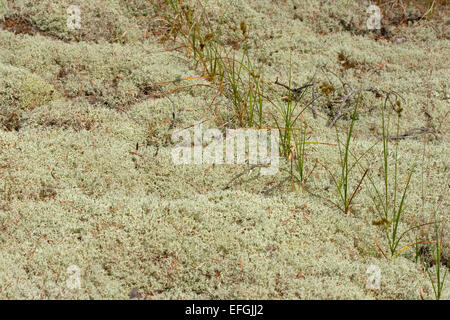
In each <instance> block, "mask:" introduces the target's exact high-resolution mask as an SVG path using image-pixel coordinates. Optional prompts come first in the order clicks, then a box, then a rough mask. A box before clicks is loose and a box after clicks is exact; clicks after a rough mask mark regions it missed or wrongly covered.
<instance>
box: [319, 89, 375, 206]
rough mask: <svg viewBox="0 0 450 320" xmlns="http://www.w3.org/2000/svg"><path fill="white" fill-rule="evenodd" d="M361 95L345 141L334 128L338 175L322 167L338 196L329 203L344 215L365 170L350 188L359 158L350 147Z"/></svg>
mask: <svg viewBox="0 0 450 320" xmlns="http://www.w3.org/2000/svg"><path fill="white" fill-rule="evenodd" d="M361 100H362V94H361V91H359V93H358V97H357V98H356V100H355V102H354V106H353V112H352V114H351V120H350V125H349V127H348V130H347V132H346V136H345V140H342V139H341V137H340V135H339V132H338V129H337V127H336V141H337V146H338V150H339V165H340V170H339V171H338V173H337V174H336V173H332V172H331V171H330V170H329V169H328V167H326V166H325V165H324V168H325V169H326V170H327V171H328V173H329V175H330V177H331V179H332V181H333V184H334V186H335V187H336V193H337V196H338V201H337V203H336V202H333V201H331V202H332V203H333V204H334V205H335V206H336V207H337V208H338V209H339V210H341V211H342V212H343V213H345V214H349V213H350V207H351V204H352V201H353V200H354V198H355V196H356V194H357V193H358V192H359V190H360V187H361V183H362V181H363V180H364V178H365V176H366V174H367V170H365V171H364V173H363V174H362V176H361V177H360V179H359V182H358V184H357V186H356V187H355V188H351V186H350V183H351V178H352V176H353V171H354V169H355V168H356V167H357V165H358V164H359V161H360V158H361V157H359V158H356V157H354V156H353V153H352V151H351V148H350V145H351V142H352V137H353V130H354V127H355V122H356V118H357V114H358V106H359V104H360V103H361ZM352 157H353V158H355V159H354V161H353V162H352V161H351V158H352Z"/></svg>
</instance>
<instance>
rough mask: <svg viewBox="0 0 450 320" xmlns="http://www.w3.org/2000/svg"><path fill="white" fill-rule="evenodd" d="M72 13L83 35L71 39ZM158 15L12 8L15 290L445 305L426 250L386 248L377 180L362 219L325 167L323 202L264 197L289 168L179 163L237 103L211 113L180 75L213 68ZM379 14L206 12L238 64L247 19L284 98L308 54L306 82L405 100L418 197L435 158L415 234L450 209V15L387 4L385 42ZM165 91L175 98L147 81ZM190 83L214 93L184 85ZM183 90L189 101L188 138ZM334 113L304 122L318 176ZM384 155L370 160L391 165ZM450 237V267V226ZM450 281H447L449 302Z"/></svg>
mask: <svg viewBox="0 0 450 320" xmlns="http://www.w3.org/2000/svg"><path fill="white" fill-rule="evenodd" d="M161 2H162V1H161ZM192 3H194V1H192ZM72 4H74V5H78V6H79V8H80V11H81V25H82V28H81V30H76V31H71V30H68V29H67V24H66V22H67V12H66V9H67V8H68V7H69V6H70V5H72ZM158 5H160V1H144V0H133V1H125V0H123V1H113V0H104V1H81V0H79V1H76V0H61V1H47V0H42V1H38V2H36V1H28V0H22V1H6V0H0V298H3V299H89V298H93V299H109V298H114V299H128V298H129V296H130V292H131V291H132V290H133V289H134V290H133V291H134V292H136V291H137V292H138V293H139V295H140V297H141V298H145V299H187V298H191V299H420V298H424V299H433V298H434V294H433V289H432V286H431V282H430V280H429V279H428V277H427V274H426V273H425V272H424V270H423V268H422V267H421V266H420V265H419V264H418V263H416V261H415V257H416V254H415V250H414V248H409V249H407V250H405V251H403V252H402V253H401V254H400V256H399V257H398V258H396V259H393V260H391V259H386V258H385V257H384V256H383V254H382V253H381V251H383V252H388V246H387V241H386V237H385V235H384V233H383V232H382V228H380V227H377V226H374V225H373V224H372V222H373V221H374V220H376V219H377V216H376V215H375V214H374V212H373V208H372V207H373V205H372V203H371V199H370V197H369V194H368V192H366V189H367V187H368V186H366V185H364V186H363V189H362V191H361V192H359V193H358V195H357V197H356V198H355V202H354V205H353V207H352V211H351V214H349V215H345V214H343V213H342V212H340V211H339V210H337V209H336V208H335V207H333V205H330V203H329V202H327V201H324V199H323V198H328V199H334V198H335V197H336V196H335V194H334V193H333V185H332V183H331V181H330V176H329V174H328V172H327V170H325V169H324V168H323V167H321V166H320V165H319V166H318V167H317V168H315V170H314V171H313V174H312V175H311V177H310V179H309V180H308V188H309V189H311V190H314V192H315V193H316V194H318V195H320V196H321V197H317V196H313V195H311V194H310V193H308V192H305V191H302V189H301V188H300V187H297V188H293V187H292V185H291V184H290V183H289V182H288V183H285V184H281V185H280V186H279V187H277V188H274V189H273V192H270V193H267V192H265V191H267V190H268V189H270V188H272V187H273V186H275V185H276V184H277V183H279V182H281V181H283V180H285V178H286V177H288V172H287V171H289V163H288V162H286V161H285V160H281V163H280V171H279V172H278V173H277V174H276V175H274V176H261V175H260V174H259V169H254V170H248V172H246V173H245V174H243V175H242V176H240V177H239V178H238V179H236V180H233V178H234V177H236V175H238V174H240V173H242V172H243V171H244V170H245V169H246V168H248V166H245V165H206V164H204V165H180V166H176V165H174V164H173V163H172V158H171V150H172V148H173V145H172V144H171V142H170V141H169V140H167V139H166V137H167V136H168V135H170V133H171V132H172V131H173V130H177V129H181V128H186V127H188V126H191V125H193V124H194V123H195V122H196V121H204V126H205V128H208V127H209V128H214V127H216V126H218V125H219V124H220V123H218V122H217V121H215V120H214V119H213V120H211V118H213V117H214V116H215V115H216V113H219V114H220V112H222V113H223V110H224V108H225V105H226V101H224V99H221V98H220V97H219V98H217V100H216V101H212V98H213V97H214V95H215V92H214V90H212V89H211V88H209V87H207V86H200V84H208V81H206V80H205V79H194V80H186V81H185V82H176V83H172V82H171V81H173V80H176V79H184V78H188V77H195V76H200V75H201V72H200V71H201V70H200V69H198V68H195V66H194V65H193V63H192V56H189V55H187V54H186V52H185V51H184V50H182V49H175V48H176V47H177V46H179V42H177V41H171V40H167V41H164V42H163V41H162V40H161V38H162V37H163V36H164V29H163V28H162V26H163V24H162V22H161V13H160V12H158V10H157V8H158ZM193 5H194V4H193ZM366 8H367V4H366V3H365V2H364V1H346V0H344V1H342V0H341V1H318V0H314V1H313V0H311V1H290V0H289V1H270V0H257V1H240V0H232V1H218V0H216V1H213V0H211V1H208V2H207V3H206V2H205V10H206V11H207V12H208V13H209V15H210V18H211V21H212V22H213V23H216V24H220V25H222V27H223V28H224V30H225V31H224V35H223V36H224V38H225V40H226V41H225V46H226V48H227V49H229V50H231V51H230V52H235V54H236V55H237V56H239V54H242V48H241V47H239V45H238V44H237V43H236V42H233V39H234V38H233V37H235V36H236V34H238V33H239V25H240V23H241V21H245V23H246V25H247V26H248V34H249V38H248V43H249V52H250V56H251V57H252V59H254V61H258V63H260V64H261V66H262V67H263V71H262V73H261V74H262V76H264V78H265V79H266V80H267V81H269V82H272V85H271V87H272V88H273V90H272V91H271V92H269V93H268V94H270V95H271V97H272V98H273V99H276V98H277V97H281V96H283V95H286V90H284V89H283V88H281V87H279V86H276V85H274V84H273V82H274V81H275V80H276V79H277V78H278V79H279V81H280V82H283V83H287V82H288V81H289V79H288V77H289V68H290V67H289V66H290V64H289V61H290V58H291V57H292V81H293V85H294V86H300V85H302V84H303V83H305V82H307V81H308V79H310V78H311V77H312V76H313V75H314V74H315V72H316V70H317V67H318V66H320V65H327V68H328V69H329V70H330V71H332V72H333V73H335V74H336V75H338V76H339V78H340V79H345V81H346V82H348V83H349V84H351V85H352V86H354V87H355V88H356V87H358V88H359V87H361V88H367V87H377V88H379V89H383V90H395V91H396V92H399V93H401V95H402V96H403V97H404V98H405V102H404V104H403V105H404V109H405V110H404V112H403V115H402V121H401V129H400V131H401V133H404V132H408V131H411V130H414V129H417V128H425V129H424V131H419V133H423V132H426V134H419V135H417V136H414V137H412V138H411V137H410V138H406V139H402V140H400V142H399V150H400V154H399V157H400V160H399V161H400V175H399V177H400V178H399V180H400V182H399V183H400V186H399V189H400V190H402V188H403V187H404V184H405V177H406V174H407V172H408V169H409V168H410V167H411V165H412V163H413V162H414V161H416V163H417V170H416V172H415V174H414V175H413V178H412V181H411V188H410V192H409V194H408V199H407V209H406V211H405V215H404V217H403V219H402V221H401V223H400V230H401V231H405V230H407V229H408V228H411V227H413V226H414V225H417V224H418V223H421V222H422V221H430V219H431V218H432V214H433V209H436V208H437V212H438V215H439V216H440V217H441V218H442V219H445V218H446V217H447V216H448V213H449V212H448V208H449V202H450V201H449V194H448V191H449V187H450V185H449V184H448V181H449V180H448V178H449V155H450V153H449V142H450V139H449V138H450V135H449V125H448V119H449V110H450V109H449V100H448V99H449V84H450V82H449V80H450V79H449V66H448V56H449V53H450V44H449V30H448V29H449V23H448V20H447V21H446V20H445V17H447V19H448V11H445V8H440V10H441V11H440V12H437V13H436V18H435V20H430V21H426V20H424V19H422V20H420V19H417V17H418V13H417V12H420V7H419V8H418V9H417V10H419V11H414V8H410V9H409V11H408V15H407V16H401V18H399V17H400V16H399V13H398V12H397V11H395V10H394V9H392V8H389V7H387V6H386V7H382V9H383V14H384V15H385V20H383V21H384V25H383V31H382V32H381V31H380V32H378V33H374V32H368V31H367V30H366V27H365V21H366V20H367V14H366V13H365V10H366ZM447 9H448V8H447ZM446 13H447V16H446ZM405 17H406V18H405ZM319 77H321V79H320V80H322V81H325V80H327V78H326V77H325V75H324V74H320V75H319ZM165 81H169V82H170V83H168V84H165V85H162V89H163V91H164V92H167V93H166V94H164V93H163V92H161V91H159V90H146V89H143V88H144V87H145V86H148V85H149V84H154V83H161V82H165ZM330 81H331V82H333V83H334V84H335V85H336V86H338V85H339V80H338V79H337V78H336V77H335V78H333V79H332V80H330ZM191 84H199V85H198V86H191V87H188V88H180V87H181V86H183V85H191ZM178 89H179V90H178ZM173 90H175V91H173ZM166 95H168V96H169V98H170V99H171V100H172V101H173V103H174V104H175V105H176V107H177V121H176V123H175V127H174V128H170V125H171V119H172V108H173V106H172V103H171V101H170V100H169V98H168V97H167V96H166ZM211 106H213V108H215V111H214V112H213V111H211ZM381 106H382V100H380V99H378V98H376V97H374V96H373V95H372V96H370V95H368V97H367V99H366V100H364V105H363V106H362V108H361V113H360V114H359V117H358V120H357V121H356V126H355V133H354V141H353V148H354V151H355V152H360V153H361V152H364V150H367V148H368V147H370V146H372V145H373V144H374V142H376V141H377V139H376V137H377V136H379V135H380V134H381V131H380V130H381V129H380V128H381V127H380V121H381V118H380V114H381V111H380V110H381ZM271 107H272V106H271V105H270V104H269V103H267V104H266V105H265V110H267V115H269V114H270V108H271ZM221 110H222V111H221ZM272 111H273V110H272ZM316 111H317V113H318V116H317V118H314V117H313V115H312V113H311V112H310V110H307V111H305V114H304V116H305V119H306V121H307V123H308V128H309V129H308V132H309V135H310V140H311V141H317V142H321V143H323V144H318V145H315V144H311V145H308V146H307V162H306V168H307V171H310V170H312V168H314V165H315V164H316V163H317V161H320V162H321V163H325V164H326V166H327V167H328V168H329V169H330V170H331V171H334V170H335V169H336V170H337V168H338V152H337V148H336V147H335V146H333V144H334V145H335V143H336V136H335V135H336V131H335V129H330V128H328V127H327V121H328V120H329V117H328V112H329V110H327V107H326V106H325V105H320V104H319V105H317V106H316ZM264 121H267V122H265V124H266V125H267V126H270V125H272V126H273V123H272V124H270V121H271V118H270V117H269V116H267V118H265V119H264ZM348 123H349V122H348V119H347V120H346V119H340V120H338V122H337V123H336V126H337V127H338V128H339V130H344V129H345V128H347V127H348ZM413 132H416V133H417V131H413ZM424 141H425V144H424ZM424 146H425V152H424V151H423V148H424ZM380 150H381V145H379V144H378V145H377V146H376V147H375V149H374V151H373V152H372V153H371V154H369V155H368V156H367V159H366V160H365V161H367V166H370V167H371V168H372V169H373V170H374V171H375V172H376V171H377V170H378V168H380V166H381V162H380V159H381V158H380ZM375 177H377V176H376V174H375ZM422 177H423V179H422ZM377 179H379V177H377ZM354 180H355V181H352V183H357V182H358V177H355V179H354ZM377 181H378V180H377ZM380 181H381V180H380ZM422 181H424V184H422ZM230 182H231V183H230ZM422 186H423V188H422ZM422 189H423V190H424V191H423V192H422ZM422 194H425V197H424V201H422ZM430 230H431V229H430V227H429V226H428V227H427V228H425V227H424V228H419V229H414V230H413V231H412V232H409V233H408V235H407V236H406V237H404V238H403V239H402V241H401V245H400V248H402V247H404V246H406V245H408V244H411V243H414V242H415V241H416V239H418V240H422V239H429V238H428V234H429V231H430ZM443 231H444V237H443V249H444V250H443V256H444V257H448V256H449V253H450V245H449V243H450V240H449V239H450V238H449V235H450V229H449V224H448V223H447V225H446V226H445V227H444V229H443ZM377 245H378V246H379V247H380V248H378V247H377ZM371 265H374V266H376V267H378V268H379V269H380V279H381V286H380V288H379V289H377V290H370V289H369V288H367V283H366V282H367V280H368V277H369V276H370V274H367V273H366V271H367V270H368V268H369V266H371ZM74 279H75V280H74ZM77 279H79V282H77ZM78 285H79V286H78ZM449 288H450V286H449V285H448V279H447V286H446V287H445V288H444V292H443V295H442V298H443V299H449V298H450V289H449Z"/></svg>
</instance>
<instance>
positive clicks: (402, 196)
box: [368, 93, 420, 258]
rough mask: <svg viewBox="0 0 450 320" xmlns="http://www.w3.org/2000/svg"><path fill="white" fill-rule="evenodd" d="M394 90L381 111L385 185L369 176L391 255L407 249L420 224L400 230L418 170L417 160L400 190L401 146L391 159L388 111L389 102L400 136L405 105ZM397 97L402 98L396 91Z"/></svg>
mask: <svg viewBox="0 0 450 320" xmlns="http://www.w3.org/2000/svg"><path fill="white" fill-rule="evenodd" d="M392 94H393V93H388V94H387V95H386V98H385V102H384V105H383V107H382V111H381V126H382V145H383V151H382V163H383V167H382V169H383V183H382V187H381V188H380V187H378V186H377V183H376V182H375V180H374V178H373V177H372V175H370V174H369V175H368V181H369V183H370V185H371V192H370V197H371V199H372V202H373V204H374V207H375V211H376V213H377V214H378V216H379V218H380V220H378V221H377V223H376V224H377V225H381V226H383V229H384V233H385V236H386V239H387V242H388V245H389V250H390V255H391V258H395V257H396V256H398V255H399V254H400V253H401V252H402V251H403V250H404V249H405V248H407V247H410V246H406V247H404V248H403V249H401V250H399V245H400V241H401V240H402V239H403V237H404V236H405V235H406V234H407V233H408V232H409V231H411V230H412V229H415V228H417V227H420V226H416V227H413V228H410V229H408V230H406V231H404V232H402V233H400V230H399V226H400V222H401V221H402V218H403V216H404V214H405V207H406V199H407V195H408V192H409V187H410V182H411V177H412V175H413V173H414V169H415V161H414V164H413V165H412V167H411V168H410V170H409V172H408V174H407V177H406V185H405V187H404V188H403V192H400V191H399V183H398V180H399V160H398V145H399V140H398V139H397V141H396V142H395V146H394V154H393V159H391V156H390V154H391V152H390V149H391V137H390V136H389V127H390V126H389V125H390V113H389V111H388V110H386V106H387V104H388V102H389V103H390V106H391V107H392V109H393V110H394V112H395V114H396V120H397V121H396V124H395V128H396V137H398V136H399V130H400V119H401V116H402V112H403V107H402V105H401V101H400V100H398V99H397V100H396V102H395V103H392V101H391V99H390V97H391V95H392ZM395 96H396V97H397V98H399V97H398V96H397V95H396V94H395ZM386 113H388V115H386ZM392 180H393V181H392Z"/></svg>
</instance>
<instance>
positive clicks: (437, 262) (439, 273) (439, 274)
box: [422, 210, 450, 300]
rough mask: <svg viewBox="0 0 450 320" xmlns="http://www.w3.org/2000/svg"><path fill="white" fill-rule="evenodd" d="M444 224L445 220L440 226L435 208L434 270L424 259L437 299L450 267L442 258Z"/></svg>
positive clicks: (432, 251) (439, 296) (432, 249)
mask: <svg viewBox="0 0 450 320" xmlns="http://www.w3.org/2000/svg"><path fill="white" fill-rule="evenodd" d="M444 225H445V223H444V222H443V223H442V227H441V228H440V224H439V222H438V219H437V211H436V210H434V241H432V243H433V245H432V248H431V253H432V261H433V262H434V268H433V269H434V270H432V268H430V266H429V264H428V263H427V262H426V261H424V260H423V259H422V263H423V264H424V268H425V271H426V273H427V275H428V278H429V279H430V282H431V285H432V286H433V292H434V296H435V298H436V300H440V299H441V296H442V292H443V289H444V285H445V280H446V277H447V272H448V268H449V267H450V265H449V264H448V261H447V263H443V259H442V241H443V230H444ZM445 264H447V265H445Z"/></svg>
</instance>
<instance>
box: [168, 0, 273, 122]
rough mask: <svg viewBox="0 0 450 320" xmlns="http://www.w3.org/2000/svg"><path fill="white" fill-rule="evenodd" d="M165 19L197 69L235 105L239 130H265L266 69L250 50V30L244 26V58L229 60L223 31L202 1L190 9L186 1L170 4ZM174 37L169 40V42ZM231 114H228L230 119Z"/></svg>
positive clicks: (177, 0)
mask: <svg viewBox="0 0 450 320" xmlns="http://www.w3.org/2000/svg"><path fill="white" fill-rule="evenodd" d="M165 5H166V7H165V8H164V10H161V11H162V12H163V16H164V19H165V20H166V22H167V24H168V25H170V30H169V34H170V35H172V36H173V37H174V38H176V37H177V36H179V35H181V36H182V39H183V42H184V46H185V48H186V50H187V54H188V55H189V56H191V55H192V56H193V62H194V66H195V68H196V69H197V70H198V67H199V66H200V68H201V70H202V73H203V76H204V78H206V79H208V80H209V81H210V83H211V87H213V88H214V89H215V90H216V91H217V92H218V93H219V94H220V95H222V96H224V97H226V98H227V100H228V101H229V102H230V105H231V111H232V118H231V119H227V121H228V122H230V121H233V122H235V123H236V124H237V125H238V126H239V127H258V128H261V127H262V122H263V105H264V100H265V99H264V91H265V89H264V86H265V81H264V79H263V77H262V71H263V70H262V67H261V66H257V65H256V64H255V63H254V62H253V61H252V59H251V57H250V53H249V50H248V44H247V40H248V33H249V30H248V27H247V25H246V23H245V21H242V22H241V23H240V30H241V35H240V38H239V39H238V41H239V42H240V43H241V44H242V46H243V50H242V55H241V57H238V58H237V57H236V53H235V52H234V53H233V56H232V57H230V56H229V52H228V53H227V52H225V49H224V46H223V45H222V41H221V33H222V31H221V27H220V25H219V26H217V27H213V26H212V24H211V22H210V21H209V18H208V14H207V13H206V10H205V8H204V7H203V4H202V2H201V1H197V2H196V5H195V6H193V5H187V4H185V3H184V1H183V0H166V1H165ZM168 38H170V37H168V36H165V39H168ZM228 116H229V114H227V117H228Z"/></svg>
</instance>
